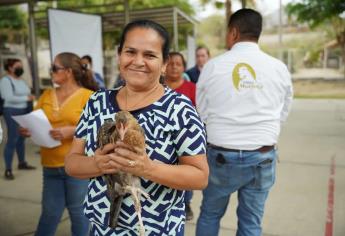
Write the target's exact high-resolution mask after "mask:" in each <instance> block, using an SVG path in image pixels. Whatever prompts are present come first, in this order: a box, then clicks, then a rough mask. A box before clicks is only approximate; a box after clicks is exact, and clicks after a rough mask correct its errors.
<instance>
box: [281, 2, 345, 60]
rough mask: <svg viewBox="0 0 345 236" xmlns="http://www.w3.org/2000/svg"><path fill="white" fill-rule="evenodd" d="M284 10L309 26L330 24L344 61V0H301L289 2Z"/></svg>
mask: <svg viewBox="0 0 345 236" xmlns="http://www.w3.org/2000/svg"><path fill="white" fill-rule="evenodd" d="M286 10H287V12H288V14H289V15H290V16H292V15H293V16H296V19H297V21H298V22H302V23H308V24H309V26H310V27H311V28H315V27H319V26H325V25H331V26H332V29H333V32H334V35H335V38H336V40H337V42H338V44H339V45H340V46H341V48H342V51H343V53H342V54H343V59H344V60H343V61H345V16H344V14H345V2H344V0H302V1H299V2H297V3H295V2H294V3H289V4H288V5H287V7H286Z"/></svg>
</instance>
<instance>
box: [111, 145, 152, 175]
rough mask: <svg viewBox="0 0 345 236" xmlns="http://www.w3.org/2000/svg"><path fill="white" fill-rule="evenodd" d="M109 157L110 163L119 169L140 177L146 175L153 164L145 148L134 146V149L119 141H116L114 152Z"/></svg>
mask: <svg viewBox="0 0 345 236" xmlns="http://www.w3.org/2000/svg"><path fill="white" fill-rule="evenodd" d="M110 157H111V160H112V163H113V164H114V165H116V166H117V168H119V169H120V170H121V171H124V172H128V173H131V174H133V175H136V176H141V177H145V176H146V175H147V173H148V172H149V171H150V168H151V167H152V164H153V163H152V162H153V161H152V160H151V159H150V158H149V157H148V155H147V154H146V151H145V149H143V150H140V149H139V148H136V149H135V151H134V150H132V148H131V147H130V146H128V145H126V144H125V143H123V142H121V141H118V142H116V145H115V153H114V154H113V155H111V156H110Z"/></svg>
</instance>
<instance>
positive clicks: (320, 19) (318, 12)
mask: <svg viewBox="0 0 345 236" xmlns="http://www.w3.org/2000/svg"><path fill="white" fill-rule="evenodd" d="M286 9H287V12H288V14H289V15H295V16H297V21H299V22H307V23H309V25H310V26H311V27H316V26H318V25H320V24H322V23H325V22H326V21H328V20H332V19H333V18H340V14H342V13H343V12H344V11H345V2H344V0H302V1H299V2H297V3H289V4H288V5H287V8H286Z"/></svg>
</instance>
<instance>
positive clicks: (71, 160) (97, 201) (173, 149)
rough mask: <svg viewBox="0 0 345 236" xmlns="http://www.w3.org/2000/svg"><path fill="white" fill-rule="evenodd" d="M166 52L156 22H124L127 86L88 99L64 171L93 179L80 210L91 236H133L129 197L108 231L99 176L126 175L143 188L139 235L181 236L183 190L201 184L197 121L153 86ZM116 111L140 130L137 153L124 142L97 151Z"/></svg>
mask: <svg viewBox="0 0 345 236" xmlns="http://www.w3.org/2000/svg"><path fill="white" fill-rule="evenodd" d="M168 53H169V35H168V33H167V31H166V30H165V29H164V28H163V27H162V26H161V25H159V24H157V23H155V22H152V21H149V20H140V21H134V22H132V23H129V24H128V25H127V26H126V27H125V29H124V31H123V35H122V38H121V42H120V46H119V50H118V54H119V60H120V72H121V75H122V77H123V79H124V80H125V81H126V85H125V86H123V87H120V88H117V89H114V90H108V91H101V92H97V93H96V94H94V95H93V96H91V98H90V99H89V101H88V103H87V105H86V107H85V109H84V112H83V115H82V116H81V119H80V121H79V125H78V127H77V131H76V134H75V138H74V141H73V145H72V149H71V151H70V153H69V155H67V156H66V169H67V172H68V173H69V174H70V175H72V176H75V177H79V178H91V181H90V184H89V191H88V194H87V196H86V204H85V209H84V212H85V214H86V216H87V217H88V218H89V219H90V221H91V225H92V227H91V234H92V235H138V234H139V232H138V225H139V224H138V218H137V217H135V216H136V214H135V206H134V204H133V201H132V199H131V198H130V196H129V195H128V194H127V195H125V196H124V198H123V201H122V204H121V209H120V212H119V217H118V222H117V226H116V227H115V228H111V227H109V218H110V217H109V216H110V213H109V211H110V209H109V206H110V202H109V196H107V186H106V182H105V180H104V175H105V174H115V173H121V172H126V173H130V174H133V175H135V176H138V177H140V181H141V184H140V185H141V188H142V190H143V191H144V192H145V194H147V195H148V196H149V197H148V198H145V199H141V204H140V205H141V206H143V207H142V209H141V215H142V219H143V223H144V227H145V235H183V234H184V221H185V206H184V201H183V199H184V194H185V193H184V190H187V189H203V188H205V186H206V185H207V181H208V165H207V161H206V158H205V152H206V147H205V146H206V143H205V131H204V127H203V124H202V122H201V121H200V118H199V116H198V114H197V112H196V110H195V108H194V107H193V105H192V104H191V102H190V100H188V99H187V98H186V97H184V96H182V95H180V94H177V93H175V92H174V91H172V90H171V89H169V88H168V87H164V86H163V85H162V84H160V82H159V81H160V77H161V75H162V74H164V72H165V70H166V66H167V61H168ZM121 110H125V111H129V112H130V113H131V114H132V115H133V116H134V117H135V118H136V119H137V121H138V123H139V125H140V126H141V127H142V129H143V131H144V133H145V139H146V140H145V142H146V147H145V150H141V151H140V152H139V153H141V154H138V153H137V152H133V151H132V150H130V148H128V147H126V146H125V145H124V144H123V143H122V142H118V143H116V144H107V145H105V146H104V148H102V149H101V148H99V147H98V146H97V131H98V129H99V128H100V127H101V125H103V124H104V123H105V122H106V121H107V120H109V119H112V120H114V119H115V117H116V116H117V113H118V112H119V111H121ZM184 114H188V117H186V116H185V115H184ZM124 135H126V134H124ZM133 163H135V164H133ZM163 199H164V200H163Z"/></svg>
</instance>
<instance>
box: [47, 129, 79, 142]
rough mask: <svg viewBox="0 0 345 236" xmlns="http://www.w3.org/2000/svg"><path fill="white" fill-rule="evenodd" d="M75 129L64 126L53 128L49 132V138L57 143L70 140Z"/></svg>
mask: <svg viewBox="0 0 345 236" xmlns="http://www.w3.org/2000/svg"><path fill="white" fill-rule="evenodd" d="M74 131H75V127H74V126H65V127H59V128H55V129H52V130H50V131H49V134H50V136H51V137H52V138H53V139H55V140H58V141H61V140H64V139H68V138H72V137H73V135H74Z"/></svg>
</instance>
